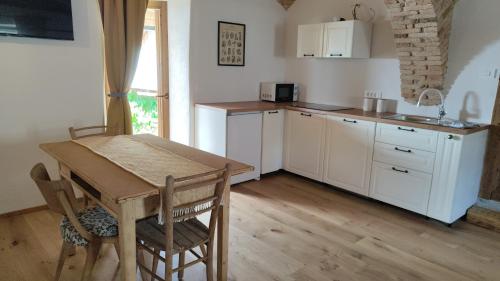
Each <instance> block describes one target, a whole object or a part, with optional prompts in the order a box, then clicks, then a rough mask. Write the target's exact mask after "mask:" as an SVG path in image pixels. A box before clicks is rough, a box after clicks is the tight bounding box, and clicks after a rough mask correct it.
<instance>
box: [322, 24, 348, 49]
mask: <svg viewBox="0 0 500 281" xmlns="http://www.w3.org/2000/svg"><path fill="white" fill-rule="evenodd" d="M353 28H354V27H353V23H352V22H332V23H327V24H325V27H324V46H323V56H324V57H332V58H335V57H337V58H342V57H344V58H349V57H351V56H352V44H353Z"/></svg>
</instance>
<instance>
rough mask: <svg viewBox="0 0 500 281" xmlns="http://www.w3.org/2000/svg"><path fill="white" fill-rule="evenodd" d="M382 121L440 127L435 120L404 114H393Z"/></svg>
mask: <svg viewBox="0 0 500 281" xmlns="http://www.w3.org/2000/svg"><path fill="white" fill-rule="evenodd" d="M383 118H384V119H390V120H398V121H405V122H412V123H422V124H429V125H440V124H439V120H438V119H437V118H431V117H424V116H414V115H405V114H395V115H389V116H385V117H383Z"/></svg>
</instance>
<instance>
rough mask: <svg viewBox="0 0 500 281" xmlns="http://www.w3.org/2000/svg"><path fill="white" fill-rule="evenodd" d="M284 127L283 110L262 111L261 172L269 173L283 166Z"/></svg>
mask: <svg viewBox="0 0 500 281" xmlns="http://www.w3.org/2000/svg"><path fill="white" fill-rule="evenodd" d="M284 128H285V111H284V110H274V111H265V112H264V116H263V120H262V165H261V173H262V174H267V173H271V172H274V171H277V170H279V169H281V168H283V133H284Z"/></svg>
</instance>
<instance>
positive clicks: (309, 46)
mask: <svg viewBox="0 0 500 281" xmlns="http://www.w3.org/2000/svg"><path fill="white" fill-rule="evenodd" d="M323 28H324V25H323V24H307V25H299V34H298V45H297V57H299V58H304V57H313V58H314V57H316V58H319V57H321V56H322V55H323V32H324V31H323V30H324V29H323Z"/></svg>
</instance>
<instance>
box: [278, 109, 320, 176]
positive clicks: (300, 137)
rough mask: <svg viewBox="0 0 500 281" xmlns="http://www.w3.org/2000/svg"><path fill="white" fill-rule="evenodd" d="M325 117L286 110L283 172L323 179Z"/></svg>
mask: <svg viewBox="0 0 500 281" xmlns="http://www.w3.org/2000/svg"><path fill="white" fill-rule="evenodd" d="M325 131H326V124H325V115H320V114H313V113H306V112H298V111H293V110H288V111H287V113H286V127H285V135H286V137H285V140H286V142H285V161H284V163H285V165H284V166H285V170H287V171H290V172H292V173H296V174H299V175H302V176H305V177H308V178H311V179H314V180H318V181H321V180H322V179H323V159H324V146H325Z"/></svg>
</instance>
